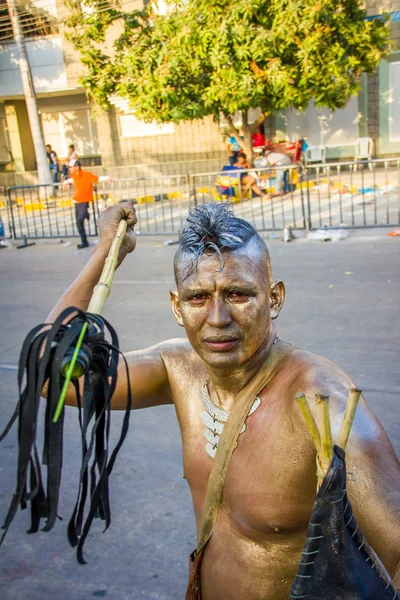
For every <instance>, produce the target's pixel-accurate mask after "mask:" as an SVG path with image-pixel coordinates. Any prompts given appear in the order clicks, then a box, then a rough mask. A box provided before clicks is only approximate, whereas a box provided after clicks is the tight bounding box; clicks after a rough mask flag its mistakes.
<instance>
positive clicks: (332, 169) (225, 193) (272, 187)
mask: <svg viewBox="0 0 400 600" xmlns="http://www.w3.org/2000/svg"><path fill="white" fill-rule="evenodd" d="M283 178H284V180H285V185H286V187H287V193H286V194H284V195H281V194H279V193H278V186H279V180H282V179H283ZM72 196H73V188H72V186H63V185H62V184H55V185H36V186H16V187H11V188H8V190H7V197H6V203H5V206H3V207H2V205H1V199H0V208H1V213H0V214H1V217H2V220H3V223H4V228H5V231H6V235H9V233H10V234H11V236H12V237H13V238H14V239H24V238H26V239H38V238H68V237H76V236H78V231H77V227H76V223H75V205H74V202H73V200H72ZM122 200H131V201H132V202H133V203H134V204H135V208H136V212H137V215H138V225H137V231H138V233H139V234H142V235H146V234H149V235H154V234H169V235H177V234H179V232H180V231H181V230H182V228H183V226H184V223H185V220H186V217H187V215H188V212H189V210H190V208H191V207H193V206H198V205H199V204H203V203H205V202H210V201H213V200H215V201H226V200H229V201H230V202H231V203H232V206H233V211H234V213H235V214H236V215H237V216H240V217H242V218H244V219H247V220H249V221H251V222H252V223H253V224H254V225H255V227H256V228H257V229H258V230H259V231H274V230H277V231H279V230H282V229H283V228H285V227H292V228H293V229H307V230H309V229H318V228H323V227H330V228H332V227H333V228H365V227H381V226H384V227H387V226H396V225H399V224H400V158H393V159H378V160H373V161H369V162H362V163H354V162H342V163H326V164H314V165H310V166H308V167H307V168H303V167H301V166H299V165H296V164H294V165H286V166H282V167H276V168H262V169H258V168H253V169H245V170H241V171H240V174H239V172H238V171H237V170H236V171H235V170H231V171H229V170H227V171H223V172H213V173H202V174H194V175H192V176H187V175H171V176H160V177H156V178H126V179H119V180H116V181H114V182H112V183H98V184H97V186H96V187H95V191H94V194H93V202H92V203H91V206H90V210H89V212H90V219H89V223H88V225H87V227H86V229H87V232H88V235H89V236H94V235H97V224H96V223H97V217H98V214H99V212H100V211H101V210H103V209H104V208H105V207H106V206H109V205H112V204H116V203H118V202H120V201H122Z"/></svg>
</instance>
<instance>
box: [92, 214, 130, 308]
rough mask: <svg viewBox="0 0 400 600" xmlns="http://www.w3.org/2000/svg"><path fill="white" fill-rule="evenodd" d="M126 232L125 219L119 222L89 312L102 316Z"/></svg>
mask: <svg viewBox="0 0 400 600" xmlns="http://www.w3.org/2000/svg"><path fill="white" fill-rule="evenodd" d="M125 232H126V221H125V219H123V220H122V221H120V222H119V225H118V230H117V235H116V236H115V238H114V239H113V242H112V244H111V248H110V251H109V253H108V256H107V258H106V261H105V263H104V267H103V271H102V272H101V275H100V279H99V283H98V284H97V285H96V287H95V288H94V291H93V295H92V298H91V300H90V303H89V307H88V310H87V312H89V313H94V314H96V315H100V314H101V311H102V310H103V307H104V304H105V301H106V300H107V298H108V295H109V293H110V289H111V284H112V281H113V278H114V273H115V269H116V268H117V264H118V253H119V249H120V248H121V244H122V240H123V237H124V235H125Z"/></svg>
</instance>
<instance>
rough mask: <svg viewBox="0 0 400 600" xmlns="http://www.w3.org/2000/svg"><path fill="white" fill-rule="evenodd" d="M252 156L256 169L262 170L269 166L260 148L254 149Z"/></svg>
mask: <svg viewBox="0 0 400 600" xmlns="http://www.w3.org/2000/svg"><path fill="white" fill-rule="evenodd" d="M254 154H255V157H254V160H253V165H254V166H255V167H256V169H263V168H265V167H268V166H269V165H268V161H267V159H266V158H265V156H264V152H263V149H262V148H254Z"/></svg>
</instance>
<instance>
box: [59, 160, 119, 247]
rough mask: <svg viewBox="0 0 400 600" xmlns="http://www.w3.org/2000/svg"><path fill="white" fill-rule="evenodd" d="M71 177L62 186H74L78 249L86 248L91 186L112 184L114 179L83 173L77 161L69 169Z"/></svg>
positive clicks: (87, 172) (88, 172) (91, 194)
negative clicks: (99, 183)
mask: <svg viewBox="0 0 400 600" xmlns="http://www.w3.org/2000/svg"><path fill="white" fill-rule="evenodd" d="M69 172H70V175H71V177H70V178H69V179H67V180H66V181H64V185H66V184H69V183H73V184H74V195H73V199H74V201H75V203H76V204H75V218H76V226H77V228H78V233H79V235H80V236H81V243H80V244H78V248H79V249H81V248H87V247H88V246H89V242H88V240H87V236H86V231H85V219H88V220H89V202H92V200H93V184H94V183H97V182H98V181H109V182H112V181H114V179H113V178H112V177H108V175H101V176H100V177H99V176H98V175H95V174H94V173H91V172H90V171H83V170H82V166H81V163H80V161H79V160H77V161H75V163H74V165H73V166H72V167H70V169H69Z"/></svg>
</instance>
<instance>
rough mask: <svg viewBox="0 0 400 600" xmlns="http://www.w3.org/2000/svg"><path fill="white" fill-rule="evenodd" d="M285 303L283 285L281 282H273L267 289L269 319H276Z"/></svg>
mask: <svg viewBox="0 0 400 600" xmlns="http://www.w3.org/2000/svg"><path fill="white" fill-rule="evenodd" d="M284 301H285V284H284V283H283V281H273V282H272V283H271V286H270V288H269V306H270V312H271V319H276V318H277V316H278V315H279V313H280V312H281V308H282V306H283V303H284Z"/></svg>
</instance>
